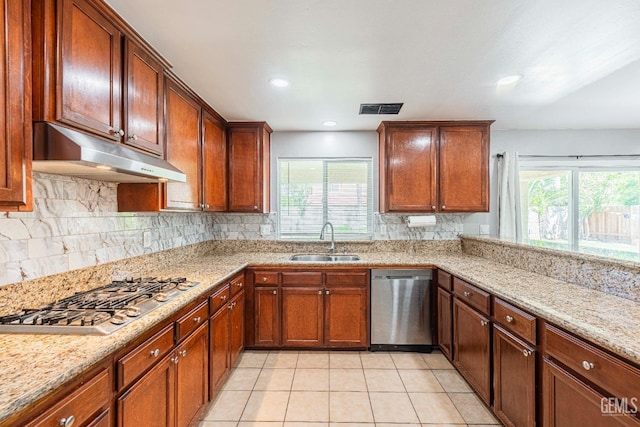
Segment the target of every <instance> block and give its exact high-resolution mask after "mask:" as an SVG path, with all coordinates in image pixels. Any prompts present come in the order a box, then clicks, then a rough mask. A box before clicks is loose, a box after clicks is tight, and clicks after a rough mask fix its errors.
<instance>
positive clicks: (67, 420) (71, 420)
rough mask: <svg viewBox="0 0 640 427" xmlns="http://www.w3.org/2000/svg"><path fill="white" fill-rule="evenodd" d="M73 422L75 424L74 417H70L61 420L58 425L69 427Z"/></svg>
mask: <svg viewBox="0 0 640 427" xmlns="http://www.w3.org/2000/svg"><path fill="white" fill-rule="evenodd" d="M75 422H76V417H74V416H73V415H70V416H68V417H67V418H61V419H60V423H59V425H61V426H62V427H71V426H72V425H73V423H75Z"/></svg>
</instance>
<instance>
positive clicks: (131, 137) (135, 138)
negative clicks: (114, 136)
mask: <svg viewBox="0 0 640 427" xmlns="http://www.w3.org/2000/svg"><path fill="white" fill-rule="evenodd" d="M129 139H130V140H131V141H137V140H138V135H136V134H135V133H134V134H133V135H131V136H130V137H129Z"/></svg>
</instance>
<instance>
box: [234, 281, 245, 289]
mask: <svg viewBox="0 0 640 427" xmlns="http://www.w3.org/2000/svg"><path fill="white" fill-rule="evenodd" d="M243 285H244V283H242V282H238V283H236V286H237V287H239V288H241V287H242V286H243Z"/></svg>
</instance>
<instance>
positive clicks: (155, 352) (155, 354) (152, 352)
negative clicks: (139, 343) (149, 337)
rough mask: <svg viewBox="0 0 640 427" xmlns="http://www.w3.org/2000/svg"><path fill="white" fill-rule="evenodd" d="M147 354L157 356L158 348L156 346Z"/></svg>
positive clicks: (158, 353)
mask: <svg viewBox="0 0 640 427" xmlns="http://www.w3.org/2000/svg"><path fill="white" fill-rule="evenodd" d="M149 354H151V356H153V357H158V356H159V355H160V349H158V348H156V349H155V350H151V351H150V352H149Z"/></svg>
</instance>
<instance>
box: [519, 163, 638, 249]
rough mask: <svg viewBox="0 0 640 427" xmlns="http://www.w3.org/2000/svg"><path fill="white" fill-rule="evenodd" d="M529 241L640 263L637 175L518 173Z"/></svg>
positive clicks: (577, 169) (632, 172)
mask: <svg viewBox="0 0 640 427" xmlns="http://www.w3.org/2000/svg"><path fill="white" fill-rule="evenodd" d="M520 184H521V193H520V194H521V198H522V216H523V218H522V226H523V227H522V228H523V230H524V232H525V233H527V236H528V239H529V243H531V244H535V245H539V246H545V247H553V248H559V249H571V250H577V251H579V252H583V253H587V254H593V255H600V256H606V257H611V258H617V259H623V260H629V261H640V171H638V170H637V168H636V169H635V170H628V169H627V170H623V169H608V170H603V169H597V170H594V169H589V168H581V167H573V168H565V169H564V170H562V169H550V170H521V171H520Z"/></svg>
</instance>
